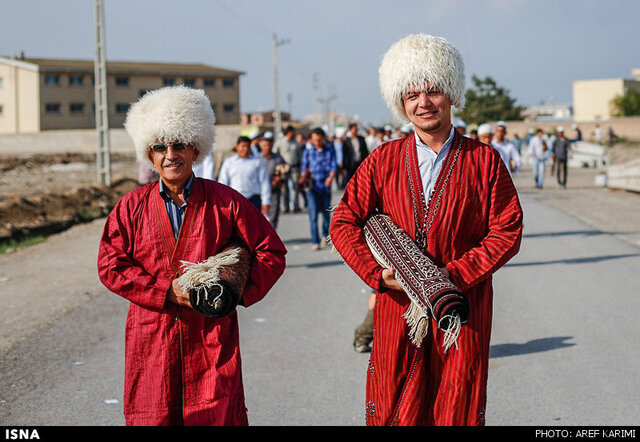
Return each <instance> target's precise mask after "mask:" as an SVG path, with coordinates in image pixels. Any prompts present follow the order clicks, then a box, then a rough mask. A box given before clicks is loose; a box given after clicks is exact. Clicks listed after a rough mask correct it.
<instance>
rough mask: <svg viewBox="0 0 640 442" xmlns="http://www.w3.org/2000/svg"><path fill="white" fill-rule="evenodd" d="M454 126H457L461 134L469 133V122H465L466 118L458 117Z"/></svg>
mask: <svg viewBox="0 0 640 442" xmlns="http://www.w3.org/2000/svg"><path fill="white" fill-rule="evenodd" d="M453 127H455V128H456V130H457V131H458V133H459V134H460V135H466V134H467V123H465V122H464V120H462V119H460V118H456V120H455V123H454V124H453Z"/></svg>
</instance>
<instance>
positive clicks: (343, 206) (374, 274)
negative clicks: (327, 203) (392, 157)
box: [330, 155, 389, 291]
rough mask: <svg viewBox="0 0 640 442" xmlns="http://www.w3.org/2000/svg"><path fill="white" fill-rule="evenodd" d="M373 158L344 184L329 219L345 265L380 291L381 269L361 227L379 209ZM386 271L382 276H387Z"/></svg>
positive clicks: (368, 159) (336, 244)
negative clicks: (341, 193)
mask: <svg viewBox="0 0 640 442" xmlns="http://www.w3.org/2000/svg"><path fill="white" fill-rule="evenodd" d="M375 159H376V156H375V155H369V156H368V157H367V158H366V159H365V161H364V162H363V163H362V165H361V166H360V167H359V168H358V170H357V172H356V173H355V175H354V176H353V178H351V180H350V181H349V183H348V184H347V188H346V189H345V192H344V195H343V196H342V199H341V200H340V203H338V206H337V207H336V209H335V211H334V212H333V215H332V217H331V229H330V234H331V242H332V243H333V245H334V246H335V248H336V250H338V252H339V253H340V255H341V256H342V258H343V259H344V260H345V262H346V263H347V264H348V265H349V267H351V268H352V269H353V271H354V272H356V274H357V275H358V276H359V277H360V278H361V279H362V280H363V281H364V282H365V283H366V284H368V285H369V286H370V287H371V288H373V289H375V290H377V291H380V290H381V289H382V290H383V288H384V284H383V275H382V273H383V268H382V267H381V266H380V265H379V264H378V263H377V261H376V260H375V258H374V257H373V255H372V254H371V250H370V249H369V246H368V245H367V242H366V240H365V237H364V232H363V231H362V228H363V226H364V224H365V221H366V219H367V218H368V217H369V215H371V214H373V213H374V212H375V210H376V207H377V206H378V198H379V196H378V194H377V191H376V187H375V183H374V171H375V170H376V161H375ZM388 276H389V275H388V272H387V273H385V277H388Z"/></svg>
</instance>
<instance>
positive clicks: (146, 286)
mask: <svg viewBox="0 0 640 442" xmlns="http://www.w3.org/2000/svg"><path fill="white" fill-rule="evenodd" d="M214 122H215V117H214V114H213V111H212V109H211V104H210V102H209V99H208V98H207V97H206V95H205V94H204V93H203V92H202V91H201V90H196V89H190V88H186V87H182V86H178V87H168V88H163V89H158V90H156V91H152V92H149V93H147V94H146V95H145V96H144V97H143V98H141V99H140V100H139V101H138V102H137V103H135V104H134V105H133V106H132V107H131V109H130V111H129V114H128V115H127V121H126V123H125V127H126V129H127V131H128V133H129V135H130V136H131V137H132V138H133V140H134V144H135V148H136V154H137V157H138V161H139V162H141V163H143V164H145V165H147V166H148V167H150V168H151V167H153V168H155V170H157V172H158V174H159V175H160V180H159V181H155V182H153V183H151V184H148V185H146V186H143V187H140V188H138V189H136V190H134V191H132V192H130V193H128V194H126V195H125V196H124V197H123V198H122V199H121V200H120V201H119V202H118V203H117V205H116V206H115V208H114V209H113V211H112V212H111V214H110V215H109V217H108V218H107V221H106V224H105V227H104V233H103V235H102V239H101V241H100V248H99V255H98V272H99V275H100V279H101V281H102V282H103V284H104V285H105V286H106V287H107V288H108V289H109V290H111V291H112V292H114V293H116V294H118V295H120V296H122V297H124V298H126V299H127V300H129V301H130V302H131V304H130V308H129V313H128V316H127V322H126V330H125V388H124V414H125V418H126V423H127V425H247V410H246V407H245V402H244V392H243V386H242V373H241V364H240V350H239V346H238V344H239V339H238V319H237V314H236V310H235V309H234V310H233V311H232V312H231V313H229V314H227V315H226V316H223V317H220V318H211V317H207V316H203V315H201V314H199V313H197V312H196V311H194V310H193V309H192V306H191V304H190V300H189V294H188V293H185V292H183V290H182V289H181V287H180V285H179V284H178V277H179V276H180V275H181V273H182V271H183V270H184V269H183V267H182V265H183V262H182V261H188V262H191V263H196V262H203V261H204V260H206V259H207V258H209V257H211V256H214V255H216V254H218V253H219V252H220V251H221V250H222V249H223V248H224V247H225V246H226V245H227V244H228V243H229V242H230V241H231V240H234V241H240V242H241V243H242V244H243V245H244V247H246V249H248V250H249V252H250V254H251V256H252V260H251V270H250V274H249V275H250V276H249V279H248V281H247V283H246V286H245V289H244V292H243V293H242V295H241V299H240V304H241V305H243V306H245V307H248V306H250V305H252V304H254V303H256V302H258V301H259V300H261V299H262V298H263V297H264V296H265V295H266V293H267V292H268V291H269V289H270V288H271V287H272V286H273V285H274V283H275V282H276V280H277V279H278V278H279V277H280V275H282V273H283V271H284V268H285V254H286V249H285V246H284V244H283V243H282V241H281V240H280V238H279V237H278V235H277V234H276V232H275V231H274V230H273V228H272V227H271V225H270V224H269V222H268V221H267V219H266V218H265V217H264V215H262V214H261V213H260V211H259V210H257V209H256V208H255V207H254V206H253V205H252V204H251V203H250V202H249V201H248V200H247V199H245V198H244V197H243V196H241V195H240V194H239V193H238V192H236V191H234V190H233V189H231V188H229V187H227V186H224V185H222V184H219V183H216V182H214V181H210V180H204V179H201V178H196V177H195V176H194V174H193V172H192V164H193V163H194V162H195V161H198V160H199V159H201V158H205V157H206V155H207V154H208V153H209V152H210V151H211V148H212V145H213V141H214V135H215V132H214Z"/></svg>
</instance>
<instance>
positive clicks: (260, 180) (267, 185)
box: [218, 136, 271, 216]
mask: <svg viewBox="0 0 640 442" xmlns="http://www.w3.org/2000/svg"><path fill="white" fill-rule="evenodd" d="M234 150H235V151H236V154H235V155H234V156H232V157H229V158H227V159H226V160H224V162H223V163H222V167H220V173H219V174H218V182H219V183H221V184H224V185H225V186H229V187H231V188H232V189H234V190H236V191H238V192H240V194H242V196H244V197H245V198H247V199H248V200H249V201H251V202H252V203H253V205H254V206H256V207H257V208H258V209H259V210H261V211H262V213H263V214H264V215H265V216H268V215H269V205H270V202H271V201H270V200H271V181H270V180H269V176H268V175H267V169H266V167H265V165H264V163H263V162H262V160H261V159H260V158H258V157H257V156H255V155H253V154H252V152H251V139H249V138H248V137H243V136H241V137H238V140H237V142H236V146H235V147H234Z"/></svg>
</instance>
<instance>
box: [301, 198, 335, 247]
mask: <svg viewBox="0 0 640 442" xmlns="http://www.w3.org/2000/svg"><path fill="white" fill-rule="evenodd" d="M306 193H307V208H308V209H309V227H310V230H311V243H312V244H320V236H319V235H318V215H319V214H321V215H322V237H323V238H326V237H327V236H329V226H330V224H331V212H330V211H329V206H330V205H331V194H330V193H328V192H327V193H325V192H317V191H315V190H307V192H306Z"/></svg>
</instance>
